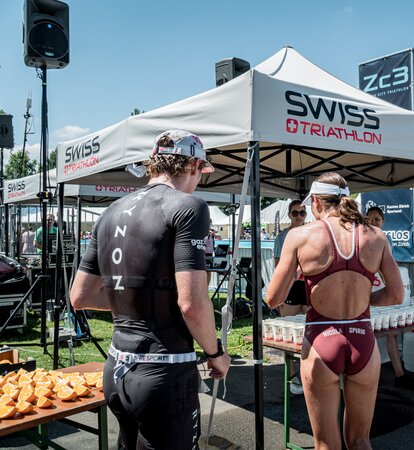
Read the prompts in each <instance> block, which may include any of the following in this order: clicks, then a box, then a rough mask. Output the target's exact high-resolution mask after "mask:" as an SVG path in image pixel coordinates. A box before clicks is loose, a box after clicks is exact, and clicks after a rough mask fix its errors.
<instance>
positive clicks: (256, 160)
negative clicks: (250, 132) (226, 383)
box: [249, 142, 264, 450]
mask: <svg viewBox="0 0 414 450" xmlns="http://www.w3.org/2000/svg"><path fill="white" fill-rule="evenodd" d="M249 147H250V148H251V149H252V151H254V155H253V161H252V174H251V177H250V195H251V199H252V203H251V217H252V227H251V228H252V230H251V231H252V297H253V305H254V314H253V359H254V394H255V395H254V398H255V425H256V449H258V450H263V449H264V405H263V342H262V270H261V265H262V256H261V241H260V149H259V144H258V142H250V144H249Z"/></svg>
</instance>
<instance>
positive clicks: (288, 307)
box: [273, 200, 307, 395]
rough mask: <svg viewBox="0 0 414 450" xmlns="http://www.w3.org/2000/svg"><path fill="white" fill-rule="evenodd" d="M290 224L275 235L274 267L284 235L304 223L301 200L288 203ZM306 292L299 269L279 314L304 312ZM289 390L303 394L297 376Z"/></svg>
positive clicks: (288, 314)
mask: <svg viewBox="0 0 414 450" xmlns="http://www.w3.org/2000/svg"><path fill="white" fill-rule="evenodd" d="M288 213H289V219H290V226H289V228H285V229H284V230H283V231H282V232H280V233H279V234H278V235H277V236H276V240H275V244H274V252H273V254H274V258H275V268H276V267H277V265H278V264H279V261H280V255H281V253H282V248H283V243H284V242H285V239H286V236H287V234H288V233H289V231H290V230H293V229H294V228H296V227H300V226H302V225H303V224H304V223H305V219H306V208H305V207H304V206H302V205H301V200H293V201H291V202H290V203H289V207H288ZM306 309H307V306H306V293H305V283H304V282H303V279H301V276H300V270H299V271H298V273H297V274H296V280H295V282H294V283H293V285H292V287H291V289H290V290H289V292H288V295H287V297H286V299H285V302H284V303H283V304H282V305H280V306H279V311H280V315H281V316H282V317H286V316H295V315H296V314H299V313H303V314H305V313H306ZM290 365H291V367H290V370H291V373H293V370H294V363H293V361H291V362H290ZM290 392H291V393H292V394H295V395H301V394H303V388H302V386H301V385H300V380H299V378H298V377H295V378H294V379H293V383H291V384H290Z"/></svg>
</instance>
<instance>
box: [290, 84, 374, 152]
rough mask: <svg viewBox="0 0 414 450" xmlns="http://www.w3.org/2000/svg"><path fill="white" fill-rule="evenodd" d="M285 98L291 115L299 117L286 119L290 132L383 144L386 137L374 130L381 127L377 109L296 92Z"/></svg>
mask: <svg viewBox="0 0 414 450" xmlns="http://www.w3.org/2000/svg"><path fill="white" fill-rule="evenodd" d="M285 99H286V101H287V102H288V104H289V106H288V109H287V113H288V114H289V115H290V116H295V117H296V118H294V117H288V118H286V132H287V133H291V134H304V135H310V136H315V137H323V138H329V139H335V140H340V141H352V142H363V143H367V144H379V145H381V143H382V134H381V133H377V132H373V131H370V130H378V129H379V127H380V119H379V117H378V116H377V114H376V111H375V110H374V109H371V108H360V107H358V106H357V105H351V104H348V103H344V102H340V101H337V100H327V99H324V98H322V97H317V96H309V95H307V94H302V93H300V92H296V91H286V92H285ZM292 107H293V108H292ZM298 117H304V118H306V119H305V120H301V119H298ZM321 121H322V122H321ZM329 123H332V126H330V125H329ZM338 125H339V126H338Z"/></svg>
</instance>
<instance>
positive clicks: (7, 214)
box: [4, 203, 9, 256]
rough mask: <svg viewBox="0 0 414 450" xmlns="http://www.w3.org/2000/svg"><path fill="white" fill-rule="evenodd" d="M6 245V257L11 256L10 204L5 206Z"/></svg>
mask: <svg viewBox="0 0 414 450" xmlns="http://www.w3.org/2000/svg"><path fill="white" fill-rule="evenodd" d="M4 245H5V249H4V250H5V251H4V253H5V254H6V256H9V204H8V203H5V204H4Z"/></svg>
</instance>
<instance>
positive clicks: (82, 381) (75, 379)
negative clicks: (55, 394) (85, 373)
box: [69, 375, 88, 387]
mask: <svg viewBox="0 0 414 450" xmlns="http://www.w3.org/2000/svg"><path fill="white" fill-rule="evenodd" d="M69 384H70V385H71V386H72V387H75V386H76V385H77V384H83V385H84V386H87V385H88V383H87V382H86V381H85V378H83V377H81V376H79V375H75V376H73V377H69Z"/></svg>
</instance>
